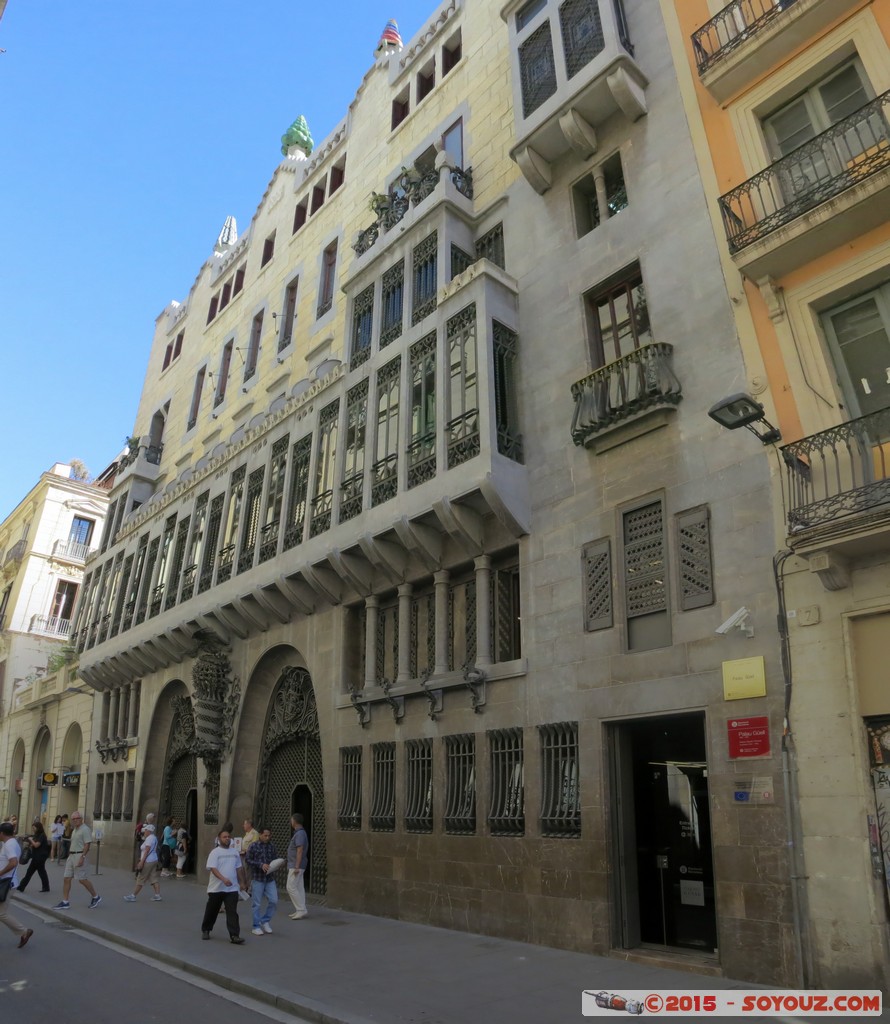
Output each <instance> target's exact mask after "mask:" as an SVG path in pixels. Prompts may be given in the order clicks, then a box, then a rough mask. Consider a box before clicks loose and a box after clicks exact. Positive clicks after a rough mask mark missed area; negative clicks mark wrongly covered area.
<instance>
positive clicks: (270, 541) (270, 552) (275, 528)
mask: <svg viewBox="0 0 890 1024" xmlns="http://www.w3.org/2000/svg"><path fill="white" fill-rule="evenodd" d="M289 444H290V434H285V435H284V437H279V438H278V440H277V441H276V442H275V443H274V444H273V445H272V457H271V459H270V460H269V490H268V497H267V499H266V510H265V512H264V513H263V531H262V537H261V538H260V561H261V562H265V561H267V560H268V559H270V558H274V557H275V552H276V551H277V550H278V534H279V529H280V526H281V506H282V503H283V501H284V471H285V469H286V467H287V449H288V445H289Z"/></svg>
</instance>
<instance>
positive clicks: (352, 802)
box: [337, 747, 362, 832]
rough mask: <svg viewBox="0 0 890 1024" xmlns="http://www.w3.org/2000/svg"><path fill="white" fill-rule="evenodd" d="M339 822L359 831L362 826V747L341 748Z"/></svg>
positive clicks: (349, 829)
mask: <svg viewBox="0 0 890 1024" xmlns="http://www.w3.org/2000/svg"><path fill="white" fill-rule="evenodd" d="M337 824H338V825H339V827H340V828H341V829H344V830H346V831H351V832H357V831H358V830H359V829H360V828H361V827H362V748H361V747H341V748H340V806H339V807H338V808H337Z"/></svg>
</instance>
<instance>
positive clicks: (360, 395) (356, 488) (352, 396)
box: [340, 379, 368, 523]
mask: <svg viewBox="0 0 890 1024" xmlns="http://www.w3.org/2000/svg"><path fill="white" fill-rule="evenodd" d="M367 423H368V381H367V379H365V380H363V381H362V382H361V383H360V384H356V386H355V387H354V388H350V390H349V391H348V392H347V395H346V437H345V439H344V445H343V479H342V480H341V481H340V522H341V523H342V522H346V520H347V519H353V518H354V517H355V516H357V515H358V514H359V512H361V510H362V497H363V492H364V482H365V433H366V427H367Z"/></svg>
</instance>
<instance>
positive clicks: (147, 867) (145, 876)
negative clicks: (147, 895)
mask: <svg viewBox="0 0 890 1024" xmlns="http://www.w3.org/2000/svg"><path fill="white" fill-rule="evenodd" d="M142 833H143V836H144V838H143V840H142V845H141V846H140V848H139V849H140V857H139V863H138V864H137V865H136V868H137V871H138V874H137V875H136V885H135V886H134V888H133V891H132V892H131V893H130V894H129V895H128V896H124V899H125V900H126V901H127V903H135V902H136V897H137V896H138V895H139V893H140V892H142V887H143V886H145V885H150V886H151V887H152V889H154V891H155V894H154V896H152V898H151V901H152V903H160V902H161V883H160V882H159V881H158V838H157V836H156V835H155V827H154V825H143V826H142Z"/></svg>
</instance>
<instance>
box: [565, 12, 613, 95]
mask: <svg viewBox="0 0 890 1024" xmlns="http://www.w3.org/2000/svg"><path fill="white" fill-rule="evenodd" d="M559 21H560V27H561V29H562V45H563V53H564V56H565V61H566V75H567V77H568V78H574V76H575V75H576V74H577V73H578V72H579V71H580V70H581V69H582V68H583V67H586V66H587V65H588V64H589V63H590V62H591V61H592V60H593V58H594V57H595V56H596V55H597V54H598V53H601V52H602V50H603V48H604V47H605V45H606V41H605V38H604V37H603V26H602V22H601V21H600V12H599V6H598V3H597V0H565V2H564V3H562V4H561V5H560V8H559Z"/></svg>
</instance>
